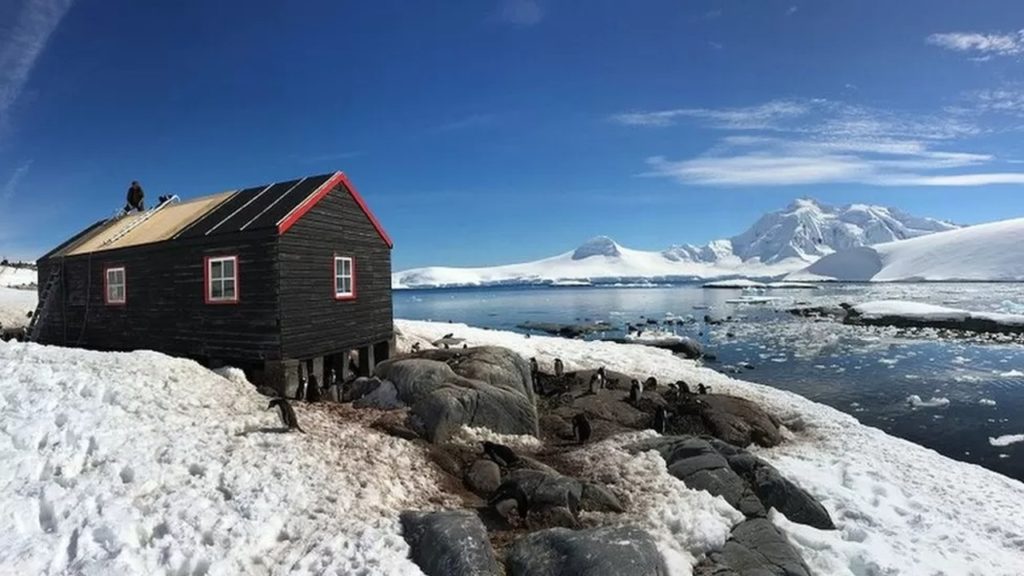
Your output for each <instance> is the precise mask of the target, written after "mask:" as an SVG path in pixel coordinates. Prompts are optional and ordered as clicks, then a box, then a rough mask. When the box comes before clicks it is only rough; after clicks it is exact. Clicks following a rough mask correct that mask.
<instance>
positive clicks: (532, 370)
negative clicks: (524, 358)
mask: <svg viewBox="0 0 1024 576" xmlns="http://www.w3.org/2000/svg"><path fill="white" fill-rule="evenodd" d="M537 372H540V366H539V365H538V364H537V359H536V358H530V374H536V373H537Z"/></svg>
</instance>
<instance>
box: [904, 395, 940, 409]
mask: <svg viewBox="0 0 1024 576" xmlns="http://www.w3.org/2000/svg"><path fill="white" fill-rule="evenodd" d="M907 404H910V405H911V406H913V407H914V408H940V407H942V406H949V398H942V397H936V396H933V397H932V398H931V399H930V400H922V399H921V397H920V396H918V395H917V394H911V395H910V396H907Z"/></svg>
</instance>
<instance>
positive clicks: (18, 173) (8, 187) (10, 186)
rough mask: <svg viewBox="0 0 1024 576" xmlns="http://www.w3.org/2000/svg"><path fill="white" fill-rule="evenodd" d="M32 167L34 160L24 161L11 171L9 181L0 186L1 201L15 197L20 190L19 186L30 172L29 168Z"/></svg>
mask: <svg viewBox="0 0 1024 576" xmlns="http://www.w3.org/2000/svg"><path fill="white" fill-rule="evenodd" d="M31 167H32V161H31V160H28V161H25V162H23V163H22V164H21V165H20V166H18V167H17V168H15V169H14V171H13V172H11V175H10V177H8V178H7V181H6V182H4V185H3V186H2V187H0V202H5V201H7V200H10V199H11V198H14V195H15V193H17V191H18V186H19V185H20V184H21V181H22V180H23V179H24V178H25V175H26V174H28V171H29V168H31Z"/></svg>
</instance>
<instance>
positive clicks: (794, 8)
mask: <svg viewBox="0 0 1024 576" xmlns="http://www.w3.org/2000/svg"><path fill="white" fill-rule="evenodd" d="M798 10H800V7H799V6H797V5H796V4H794V5H792V6H790V7H789V8H786V16H792V15H793V14H796V13H797V11H798Z"/></svg>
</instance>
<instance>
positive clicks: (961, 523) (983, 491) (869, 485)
mask: <svg viewBox="0 0 1024 576" xmlns="http://www.w3.org/2000/svg"><path fill="white" fill-rule="evenodd" d="M396 326H397V327H398V328H399V329H400V330H401V332H402V334H403V336H402V342H403V343H404V344H405V345H411V343H412V342H413V341H420V342H424V343H427V342H430V341H432V340H435V339H437V338H439V337H440V336H442V335H444V334H446V333H448V332H454V333H455V335H456V336H458V337H461V338H466V339H467V341H468V343H469V344H470V345H479V344H493V345H500V346H506V347H509V348H511V349H513V350H516V351H517V352H519V353H520V354H522V355H524V356H526V357H536V358H537V359H538V361H539V362H540V364H541V366H542V368H544V369H547V370H551V369H552V368H551V367H552V365H553V362H554V358H556V357H558V358H561V359H562V360H563V361H564V362H565V365H566V369H567V370H573V369H578V368H584V367H593V366H599V365H603V366H606V367H608V368H609V369H613V370H616V371H621V372H625V373H631V374H636V375H637V376H643V375H651V376H655V377H657V378H658V379H659V380H664V381H669V382H671V381H675V380H677V379H680V378H682V379H684V380H686V381H687V382H690V383H691V384H693V383H700V382H703V383H704V384H708V385H711V386H712V387H713V389H714V390H715V392H724V393H730V394H736V395H739V396H743V397H746V398H749V399H751V400H753V401H756V402H758V403H759V404H761V405H762V406H764V407H765V408H766V409H768V410H770V411H772V412H774V413H776V414H777V415H779V416H780V417H782V418H783V419H784V420H785V421H788V422H790V423H791V424H793V428H798V427H800V426H797V425H796V422H801V423H802V431H800V432H798V433H797V434H796V436H795V438H794V439H793V440H792V441H789V442H786V443H784V444H783V445H781V446H778V447H776V448H772V449H758V450H756V453H757V454H758V455H760V456H761V457H763V458H765V459H766V460H768V461H770V462H771V463H772V464H774V465H775V466H776V467H778V468H779V469H780V470H781V471H782V472H783V473H784V474H785V475H787V476H788V477H789V478H791V479H793V480H795V481H796V482H798V483H799V484H800V485H801V486H803V487H804V488H806V489H807V490H809V491H810V492H811V493H812V494H814V495H815V496H816V497H817V498H819V499H820V500H821V501H822V502H823V503H824V505H825V506H826V508H828V510H829V512H830V513H831V514H832V517H833V519H834V520H835V522H836V524H837V526H838V530H835V531H821V530H817V529H814V528H810V527H807V526H803V525H799V524H794V523H791V522H788V521H787V520H786V519H785V518H784V517H782V516H781V515H778V514H776V515H774V517H773V518H774V520H775V522H776V524H778V525H779V526H780V527H781V528H782V529H783V530H784V531H785V532H786V533H787V534H788V535H789V537H790V539H791V541H792V542H793V543H794V544H795V545H796V546H797V547H798V548H799V549H800V550H801V552H802V553H803V555H804V556H805V558H806V559H807V560H808V563H809V564H810V565H811V567H812V568H813V569H814V571H815V573H817V574H824V575H856V576H862V575H866V574H878V575H881V574H923V575H936V574H948V575H950V576H952V575H958V576H959V575H978V576H983V575H984V576H989V575H1011V574H1012V575H1019V574H1022V573H1024V518H1022V517H1021V516H1020V515H1019V514H1017V509H1018V507H1019V506H1020V502H1022V501H1024V484H1022V483H1021V482H1018V481H1016V480H1012V479H1009V478H1007V477H1005V476H1002V475H1000V474H997V473H995V472H992V471H989V470H987V469H984V468H981V467H980V466H976V465H973V464H967V463H963V462H958V461H955V460H951V459H949V458H946V457H944V456H942V455H940V454H938V453H936V452H934V451H932V450H929V449H926V448H923V447H921V446H919V445H916V444H913V443H911V442H908V441H905V440H902V439H899V438H895V437H892V436H889V435H887V434H885V433H884V432H882V431H880V430H877V429H874V428H869V427H867V426H863V425H862V424H860V423H859V422H857V420H856V419H854V418H853V417H852V416H849V415H847V414H844V413H842V412H839V411H837V410H834V409H832V408H829V407H827V406H823V405H821V404H816V403H814V402H811V401H810V400H807V399H806V398H803V397H801V396H797V395H795V394H792V393H789V392H785V391H781V390H778V389H775V388H771V387H768V386H761V385H758V384H754V383H749V382H743V381H739V380H734V379H731V378H729V377H727V376H725V375H723V374H719V373H717V372H714V371H712V370H709V369H704V368H701V367H699V366H698V365H697V364H695V363H694V362H693V361H689V360H685V359H681V358H679V357H676V356H673V355H672V354H671V353H670V352H668V351H666V350H659V349H655V348H650V347H645V346H638V345H624V344H614V343H610V342H584V341H579V340H567V339H561V338H550V337H541V336H533V337H530V338H526V337H524V336H523V335H521V334H515V333H511V332H501V331H495V330H483V329H477V328H471V327H468V326H465V325H460V324H448V323H432V322H420V321H407V320H399V321H396ZM601 449H603V448H601V447H599V445H595V446H594V447H592V448H590V450H601ZM609 474H612V473H611V472H610V473H609ZM662 514H664V513H656V514H653V515H650V516H649V517H647V516H644V515H640V516H639V517H633V518H631V519H630V520H633V521H637V522H640V523H642V524H644V525H646V526H647V527H648V528H649V529H650V530H652V531H653V532H654V533H655V535H656V537H658V538H659V540H661V541H665V539H667V538H677V539H679V538H682V541H681V542H679V543H678V544H677V548H679V549H682V550H689V549H690V547H691V546H693V547H697V549H698V550H699V546H698V545H699V544H701V543H705V544H706V541H707V539H706V538H705V539H701V538H693V539H690V537H687V536H680V534H684V533H685V530H680V531H678V532H673V530H671V529H670V528H669V527H667V526H666V521H665V518H664V516H663V515H662ZM645 518H646V519H645ZM673 534H674V535H673Z"/></svg>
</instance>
